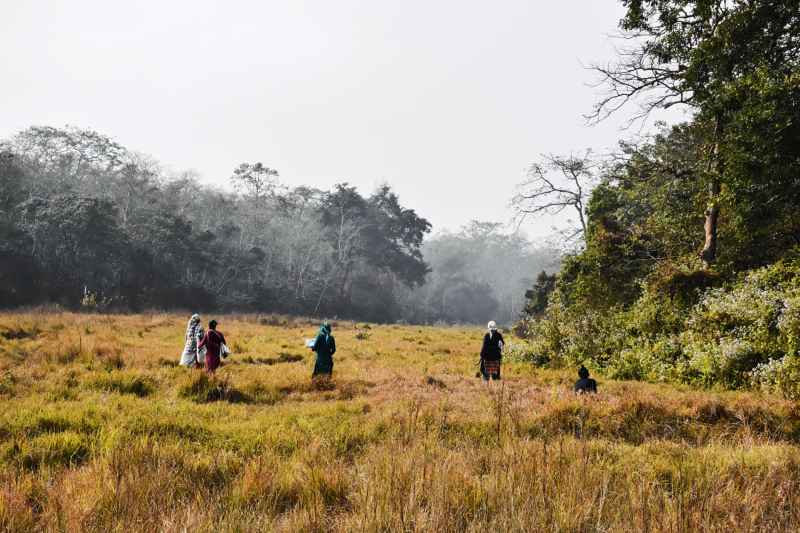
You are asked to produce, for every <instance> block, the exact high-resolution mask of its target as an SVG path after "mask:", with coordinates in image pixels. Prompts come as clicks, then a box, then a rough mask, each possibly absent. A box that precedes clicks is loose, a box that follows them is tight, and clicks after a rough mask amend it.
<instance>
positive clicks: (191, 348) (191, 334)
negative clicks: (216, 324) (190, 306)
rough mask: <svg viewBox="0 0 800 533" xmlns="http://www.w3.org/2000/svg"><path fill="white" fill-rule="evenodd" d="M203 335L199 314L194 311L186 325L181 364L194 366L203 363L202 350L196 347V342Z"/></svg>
mask: <svg viewBox="0 0 800 533" xmlns="http://www.w3.org/2000/svg"><path fill="white" fill-rule="evenodd" d="M204 335H205V331H203V325H202V324H201V323H200V315H198V314H197V313H195V314H193V315H192V317H191V318H190V319H189V324H188V325H187V326H186V344H184V346H183V353H182V354H181V362H180V364H181V366H185V367H194V366H196V365H202V364H203V350H202V349H199V348H198V347H197V343H198V342H199V341H200V339H202V338H203V336H204Z"/></svg>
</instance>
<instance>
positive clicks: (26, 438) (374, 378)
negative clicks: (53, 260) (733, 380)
mask: <svg viewBox="0 0 800 533" xmlns="http://www.w3.org/2000/svg"><path fill="white" fill-rule="evenodd" d="M219 321H220V330H222V331H223V332H224V333H225V335H226V337H227V338H228V340H229V343H230V345H231V347H232V348H233V350H234V352H235V354H234V355H233V356H232V357H231V358H230V359H229V361H228V362H227V363H226V364H225V365H224V366H223V367H222V368H221V369H220V371H219V372H218V375H217V377H216V378H214V379H213V380H208V379H207V378H206V377H205V376H204V374H203V373H202V372H200V371H196V370H188V369H184V368H180V367H177V366H176V362H177V360H178V358H179V353H180V351H181V349H182V346H183V335H184V331H185V326H186V323H185V322H186V319H185V317H183V316H178V315H167V314H152V315H135V316H103V315H77V314H67V313H64V314H57V313H56V314H36V313H30V314H0V398H2V404H3V407H4V408H3V410H2V412H1V413H0V464H1V466H0V528H2V530H4V531H36V530H41V531H103V532H106V531H175V532H178V531H454V532H455V531H551V530H552V531H730V530H735V531H796V530H798V529H800V486H798V485H800V475H799V474H800V448H798V445H797V444H798V440H800V410H798V409H797V406H795V405H794V404H792V403H790V402H786V401H784V400H780V399H778V398H772V397H765V396H759V395H754V394H749V393H730V392H728V393H723V392H705V391H696V390H691V389H687V388H677V387H672V386H665V385H649V384H643V383H632V382H612V381H605V380H600V387H601V393H600V394H598V395H597V396H596V397H590V398H587V397H581V398H579V397H575V396H574V395H573V394H571V392H570V388H571V383H572V378H573V376H572V373H573V372H572V371H569V372H567V371H563V372H562V371H544V370H538V369H535V368H532V367H531V366H529V365H527V364H523V363H509V364H506V365H504V369H503V372H504V380H503V381H502V382H500V383H496V384H493V386H491V387H487V386H485V385H484V384H483V383H482V382H480V381H479V380H477V379H475V378H474V377H473V376H474V373H475V364H476V358H477V356H476V352H477V349H478V347H479V345H480V340H481V336H482V332H481V331H480V330H470V329H463V328H429V327H417V326H375V325H372V326H366V325H356V324H352V323H349V322H340V323H338V324H335V328H334V334H335V336H336V341H337V346H338V348H339V351H338V352H337V354H336V356H335V361H336V366H335V368H334V380H333V382H332V384H331V385H330V386H327V387H316V386H313V385H312V384H311V381H310V373H311V368H312V366H313V354H311V352H309V351H308V350H307V349H305V348H304V347H303V340H304V339H305V338H308V337H310V336H312V335H313V334H314V332H315V331H316V329H317V326H316V324H315V323H312V322H310V321H307V320H302V319H291V318H283V317H256V316H245V315H242V316H223V317H221V318H219Z"/></svg>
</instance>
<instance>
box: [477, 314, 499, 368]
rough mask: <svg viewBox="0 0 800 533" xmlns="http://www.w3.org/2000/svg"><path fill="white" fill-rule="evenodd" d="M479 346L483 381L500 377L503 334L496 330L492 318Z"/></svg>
mask: <svg viewBox="0 0 800 533" xmlns="http://www.w3.org/2000/svg"><path fill="white" fill-rule="evenodd" d="M488 330H489V331H487V332H486V335H484V336H483V346H481V368H480V372H481V376H482V377H483V380H484V381H489V380H490V379H500V361H501V360H502V358H503V335H501V334H500V332H499V331H497V324H495V322H494V320H492V321H491V322H489V325H488Z"/></svg>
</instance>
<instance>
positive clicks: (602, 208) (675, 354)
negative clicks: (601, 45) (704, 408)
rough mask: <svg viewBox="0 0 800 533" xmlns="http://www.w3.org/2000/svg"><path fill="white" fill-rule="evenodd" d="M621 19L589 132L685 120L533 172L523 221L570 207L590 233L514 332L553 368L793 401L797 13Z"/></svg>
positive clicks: (682, 8)
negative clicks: (605, 151)
mask: <svg viewBox="0 0 800 533" xmlns="http://www.w3.org/2000/svg"><path fill="white" fill-rule="evenodd" d="M623 4H624V6H625V16H624V18H623V19H622V20H621V22H620V27H621V34H620V37H621V38H623V39H624V47H623V48H621V49H620V52H619V54H618V57H617V59H616V61H615V62H612V63H611V64H607V65H598V66H595V67H594V72H595V74H597V75H598V76H599V81H598V83H599V86H600V87H601V88H602V90H603V91H604V93H603V96H602V97H601V98H600V99H599V100H598V102H597V105H596V107H595V109H594V110H593V112H592V113H591V114H590V116H589V117H588V118H589V120H602V119H604V118H605V117H607V116H609V115H610V114H614V113H625V116H626V117H629V118H630V120H631V123H632V124H635V123H636V122H637V121H639V123H640V124H641V120H646V119H647V118H648V117H650V116H652V115H653V113H658V112H659V111H663V110H665V109H670V108H673V107H681V108H684V109H686V110H687V111H688V112H689V113H690V117H691V118H690V120H687V121H684V122H682V123H679V124H674V125H666V124H661V125H660V127H659V128H657V130H656V131H655V132H654V133H652V134H650V135H648V136H645V137H644V138H638V139H635V140H633V141H632V140H630V138H626V139H625V140H623V141H621V142H620V146H619V149H618V150H617V151H616V152H615V153H614V154H612V155H611V156H610V157H605V158H599V157H595V156H592V155H591V154H587V155H586V156H571V157H560V158H551V159H550V160H549V161H547V163H548V165H544V166H538V167H536V168H534V169H533V170H534V172H532V174H531V176H530V177H529V180H528V182H527V188H526V189H525V190H524V191H523V192H522V193H521V194H520V196H519V197H518V198H517V203H518V208H519V209H520V210H522V211H525V212H528V213H537V212H539V211H541V210H543V209H547V208H553V207H555V208H564V207H567V208H571V207H575V205H576V202H578V201H580V202H582V203H580V204H579V205H578V208H579V209H580V210H582V211H583V213H585V215H586V222H585V225H584V227H581V228H578V229H577V230H576V234H577V235H578V239H579V240H580V246H579V250H578V251H577V252H576V253H573V254H570V255H569V256H567V257H565V258H564V260H563V262H562V265H561V269H560V271H559V272H558V275H557V276H555V277H551V276H543V277H540V278H539V279H538V280H537V282H536V284H535V286H534V287H533V289H531V291H530V292H529V296H530V300H529V303H528V308H527V314H526V318H525V319H524V320H523V321H522V322H521V323H520V324H518V328H517V329H518V330H519V332H520V333H521V334H523V335H526V336H528V337H529V338H530V339H531V340H532V343H533V346H534V347H533V348H532V352H531V358H532V359H533V360H536V361H540V362H544V363H547V364H559V363H567V364H577V363H581V362H586V363H587V364H589V365H591V366H593V367H594V368H596V369H598V370H601V371H603V372H604V373H605V374H606V375H608V376H610V377H616V378H619V379H644V380H651V381H676V382H681V383H691V384H695V385H701V386H722V387H728V388H737V387H755V388H762V389H764V390H769V391H774V392H779V393H783V394H785V395H786V396H788V397H791V398H798V397H800V385H799V383H800V380H799V379H798V378H800V355H798V339H800V277H798V274H800V218H798V201H800V68H798V67H800V4H798V2H796V1H758V2H750V1H747V2H744V1H734V2H727V1H725V2H722V1H714V2H685V1H674V0H673V1H667V2H663V1H655V0H652V1H651V0H630V1H624V2H623ZM629 137H630V136H629ZM557 171H561V173H562V174H563V176H567V177H569V178H570V179H565V180H563V183H564V185H563V186H562V187H561V188H563V189H564V190H563V191H561V192H559V191H556V190H554V188H553V187H552V186H551V185H553V184H555V185H558V184H557V183H555V182H553V180H552V179H551V178H549V176H552V174H553V172H557ZM576 184H577V185H580V184H582V185H584V189H583V190H580V189H578V188H576ZM569 185H571V187H569ZM587 187H591V192H588V191H587ZM555 188H558V187H555ZM582 220H583V219H582Z"/></svg>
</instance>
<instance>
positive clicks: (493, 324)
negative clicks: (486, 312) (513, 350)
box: [486, 320, 497, 331]
mask: <svg viewBox="0 0 800 533" xmlns="http://www.w3.org/2000/svg"><path fill="white" fill-rule="evenodd" d="M486 327H487V328H488V329H489V331H497V322H495V321H494V320H490V321H489V323H488V324H487V325H486Z"/></svg>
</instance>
